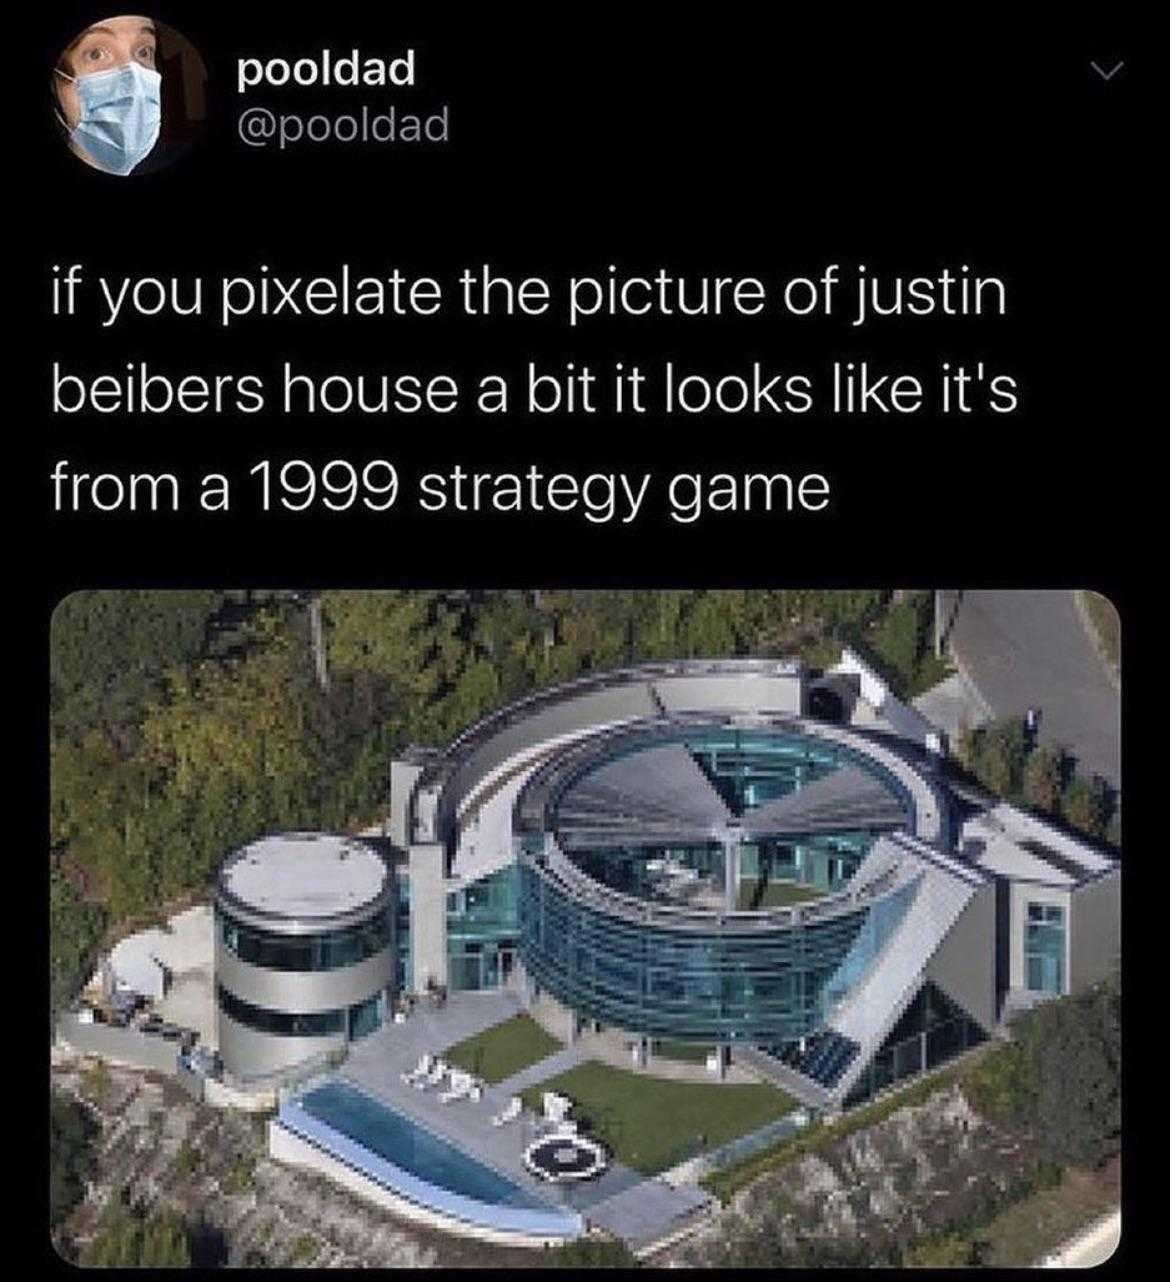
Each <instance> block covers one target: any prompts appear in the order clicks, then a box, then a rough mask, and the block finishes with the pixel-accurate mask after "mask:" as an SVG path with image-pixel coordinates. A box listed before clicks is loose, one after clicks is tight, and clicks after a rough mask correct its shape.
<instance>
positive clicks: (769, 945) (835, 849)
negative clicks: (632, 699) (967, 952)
mask: <svg viewBox="0 0 1170 1282" xmlns="http://www.w3.org/2000/svg"><path fill="white" fill-rule="evenodd" d="M885 755H887V754H883V753H882V752H880V751H878V750H877V749H876V747H875V748H874V749H873V750H870V745H868V744H867V742H866V741H865V740H864V739H863V738H862V737H861V736H858V735H854V734H849V733H847V732H844V731H841V730H839V729H833V728H830V727H822V726H818V725H816V724H815V723H812V722H807V721H802V720H798V719H795V718H790V717H774V718H758V719H757V720H756V724H752V725H744V724H742V723H740V722H739V721H738V720H737V719H735V718H729V717H690V718H687V719H686V720H685V722H684V723H683V724H679V723H678V722H677V721H656V722H648V723H647V722H643V723H640V724H639V723H635V724H633V725H626V726H623V727H621V728H619V729H616V730H608V731H604V732H602V733H600V734H598V735H595V736H590V737H589V738H587V739H586V740H585V741H584V742H581V743H578V744H577V745H575V746H574V747H572V748H570V749H568V750H567V751H565V752H564V753H562V754H559V755H558V756H557V757H556V758H555V759H554V760H553V761H551V762H550V763H548V764H547V765H546V766H544V767H543V768H542V769H541V770H540V771H538V772H537V773H536V774H535V775H534V776H533V777H532V779H531V780H530V781H529V783H528V784H527V786H526V787H525V788H524V790H523V791H522V792H521V794H520V798H519V801H518V804H517V814H518V816H520V825H519V827H520V834H521V846H522V851H523V854H522V857H521V861H520V863H521V887H520V904H519V910H520V911H519V918H520V952H521V957H522V959H523V962H524V965H525V967H526V969H527V970H528V973H529V974H530V975H531V976H532V977H533V978H534V979H535V980H536V982H537V983H539V984H540V985H541V987H542V988H545V989H547V990H548V991H549V992H551V993H552V994H553V995H555V996H556V997H557V998H558V1000H560V1001H562V1002H563V1003H565V1004H566V1005H568V1006H571V1007H572V1008H573V1009H575V1010H577V1011H578V1012H580V1013H581V1014H583V1015H584V1016H586V1017H587V1018H590V1019H593V1020H595V1021H597V1022H599V1023H602V1024H605V1025H610V1026H617V1027H622V1028H627V1029H631V1030H640V1031H641V1032H643V1033H646V1034H651V1035H655V1036H664V1037H679V1038H688V1039H690V1038H693V1039H701V1040H704V1041H708V1042H711V1041H714V1042H729V1041H736V1040H740V1039H743V1040H747V1041H751V1042H763V1043H769V1042H782V1041H789V1040H793V1039H798V1038H800V1037H803V1036H805V1035H806V1034H809V1033H812V1032H814V1031H815V1030H816V1029H818V1028H820V1027H821V1026H822V1025H823V1023H824V1021H825V1018H826V1014H827V1011H828V1009H829V1008H830V1007H831V1006H832V1005H833V1004H835V1002H837V1001H838V1000H840V998H841V997H842V996H843V995H844V993H845V991H847V989H848V986H849V984H850V982H851V979H852V978H853V977H855V976H857V975H859V974H860V973H862V972H863V971H864V970H865V969H867V968H868V966H869V964H870V962H871V961H872V959H873V957H874V956H875V955H876V953H877V951H878V950H880V948H881V946H882V944H883V942H884V941H885V939H886V938H887V937H888V935H889V933H890V932H891V930H892V929H893V928H894V927H895V926H896V925H897V923H898V922H899V921H900V919H901V916H902V913H903V912H904V911H905V907H906V905H907V903H908V902H909V899H910V897H911V895H912V893H913V890H914V886H913V884H912V883H911V882H910V881H909V880H908V879H901V878H899V877H898V876H897V875H896V873H895V872H894V871H893V869H892V867H887V866H886V864H885V863H884V862H883V861H882V860H881V859H880V858H875V859H869V860H868V862H867V857H868V856H869V855H870V853H871V850H872V848H873V845H874V842H875V840H876V839H877V838H878V836H879V835H881V834H883V833H888V832H891V831H895V830H909V831H914V830H915V829H916V828H917V827H918V826H919V818H920V817H919V815H918V813H917V804H916V798H915V793H916V792H918V793H919V796H921V795H922V790H921V789H919V788H915V787H913V786H911V783H910V782H909V781H908V771H907V767H906V764H905V763H904V762H900V761H899V762H897V767H898V768H893V765H892V763H890V762H886V761H883V760H882V757H883V756H885ZM900 776H901V777H900ZM917 782H918V780H913V783H917ZM927 796H928V798H929V797H930V794H929V792H928V793H927ZM931 800H932V798H931ZM925 809H926V810H927V811H931V809H932V807H931V805H929V804H928V805H927V806H926V807H925ZM924 817H925V816H924ZM863 867H864V869H865V871H864V874H863V875H862V876H861V877H860V878H859V877H858V874H859V871H860V870H862V869H863Z"/></svg>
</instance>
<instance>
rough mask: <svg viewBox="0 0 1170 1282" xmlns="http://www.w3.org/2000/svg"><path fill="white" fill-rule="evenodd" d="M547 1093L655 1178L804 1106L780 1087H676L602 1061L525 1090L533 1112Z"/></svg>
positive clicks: (620, 1154) (617, 1154) (616, 1151)
mask: <svg viewBox="0 0 1170 1282" xmlns="http://www.w3.org/2000/svg"><path fill="white" fill-rule="evenodd" d="M544 1091H559V1092H560V1093H561V1094H563V1095H567V1096H568V1097H569V1098H570V1099H571V1100H572V1101H573V1103H574V1104H575V1105H576V1106H577V1107H576V1108H575V1110H574V1112H573V1117H574V1119H576V1120H578V1121H580V1122H584V1123H586V1124H587V1125H588V1126H589V1127H590V1128H591V1130H592V1131H593V1133H594V1134H595V1135H597V1137H598V1138H599V1139H601V1140H602V1141H604V1142H605V1143H606V1144H608V1145H609V1147H610V1148H611V1149H612V1150H613V1153H614V1156H615V1157H616V1158H617V1160H618V1161H619V1162H623V1163H625V1165H626V1166H630V1167H633V1169H634V1170H636V1171H642V1172H643V1173H644V1174H647V1175H653V1174H656V1173H657V1172H658V1171H664V1170H668V1169H669V1168H670V1167H671V1166H674V1165H676V1164H677V1163H678V1162H681V1161H685V1160H686V1158H688V1157H690V1156H693V1155H694V1154H695V1153H696V1152H699V1151H700V1149H702V1148H709V1149H710V1148H716V1147H717V1146H718V1145H720V1144H724V1143H726V1142H727V1141H728V1140H731V1139H735V1138H736V1137H737V1136H739V1135H746V1134H747V1133H748V1132H749V1131H754V1130H756V1129H757V1128H758V1127H760V1126H763V1125H764V1123H765V1122H771V1121H773V1120H775V1119H776V1118H778V1117H783V1116H784V1114H785V1113H790V1112H791V1111H792V1110H793V1109H794V1108H795V1107H796V1101H795V1100H793V1099H791V1098H790V1097H789V1096H787V1095H785V1094H784V1092H783V1091H778V1090H776V1089H775V1087H772V1086H763V1085H760V1086H756V1085H752V1086H717V1085H714V1084H710V1085H709V1084H707V1083H704V1082H668V1081H663V1080H662V1079H661V1078H656V1077H650V1076H649V1075H647V1074H644V1073H633V1072H629V1071H628V1070H626V1069H623V1068H611V1067H610V1066H609V1065H608V1064H599V1063H597V1062H596V1061H595V1060H589V1061H587V1062H586V1063H584V1064H579V1065H578V1066H577V1067H576V1068H572V1069H570V1070H569V1071H568V1072H567V1073H561V1074H559V1075H558V1076H557V1077H553V1078H550V1079H549V1080H548V1081H547V1082H541V1083H540V1084H539V1085H538V1086H535V1087H533V1088H532V1089H530V1090H527V1091H525V1092H524V1103H525V1105H526V1106H527V1107H528V1108H530V1109H532V1110H533V1111H534V1112H537V1113H539V1112H540V1111H541V1095H542V1093H543V1092H544Z"/></svg>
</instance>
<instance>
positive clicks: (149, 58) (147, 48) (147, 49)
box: [134, 45, 154, 67]
mask: <svg viewBox="0 0 1170 1282" xmlns="http://www.w3.org/2000/svg"><path fill="white" fill-rule="evenodd" d="M134 56H135V57H136V58H137V59H138V61H139V62H141V63H145V64H146V66H148V67H153V66H154V45H142V46H141V47H140V48H139V49H138V50H137V51H136V52H135V55H134Z"/></svg>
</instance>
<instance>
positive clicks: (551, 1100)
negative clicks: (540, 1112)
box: [541, 1091, 573, 1122]
mask: <svg viewBox="0 0 1170 1282" xmlns="http://www.w3.org/2000/svg"><path fill="white" fill-rule="evenodd" d="M541 1102H542V1103H543V1105H544V1116H545V1120H546V1121H549V1122H563V1121H564V1120H565V1119H566V1118H567V1117H568V1116H569V1110H570V1109H571V1108H572V1107H573V1101H572V1100H571V1099H569V1097H568V1096H567V1095H559V1094H558V1093H557V1092H556V1091H545V1092H544V1096H543V1098H542V1101H541Z"/></svg>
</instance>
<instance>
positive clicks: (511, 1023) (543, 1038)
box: [443, 1015, 561, 1082]
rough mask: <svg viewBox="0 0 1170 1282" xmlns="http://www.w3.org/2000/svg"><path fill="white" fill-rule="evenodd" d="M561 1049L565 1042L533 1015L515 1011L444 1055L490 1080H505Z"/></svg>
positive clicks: (459, 1065) (450, 1048) (452, 1061)
mask: <svg viewBox="0 0 1170 1282" xmlns="http://www.w3.org/2000/svg"><path fill="white" fill-rule="evenodd" d="M560 1049H561V1043H560V1042H558V1041H557V1039H556V1038H555V1037H550V1036H549V1034H548V1033H546V1032H545V1031H544V1029H543V1028H541V1026H540V1025H539V1024H538V1023H537V1022H536V1021H535V1020H534V1019H532V1018H531V1017H530V1016H528V1015H515V1016H513V1017H512V1018H511V1019H506V1020H504V1022H503V1023H502V1024H495V1025H494V1026H493V1027H491V1028H488V1029H485V1030H484V1031H483V1032H482V1033H476V1035H475V1036H474V1037H468V1038H467V1039H466V1040H465V1041H462V1042H456V1044H455V1045H454V1046H451V1047H449V1048H448V1049H447V1050H445V1051H444V1052H443V1058H444V1059H445V1060H446V1061H447V1062H448V1063H449V1064H454V1065H455V1066H456V1067H457V1068H464V1069H466V1070H467V1071H468V1072H469V1073H474V1074H475V1075H476V1076H477V1077H482V1078H483V1079H484V1080H485V1081H488V1082H502V1081H503V1080H504V1078H505V1077H511V1076H512V1074H513V1073H518V1072H519V1071H520V1070H521V1069H522V1068H527V1067H528V1065H529V1064H535V1063H536V1062H537V1060H541V1059H544V1058H545V1057H546V1056H547V1055H551V1054H552V1053H553V1052H554V1051H559V1050H560Z"/></svg>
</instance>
